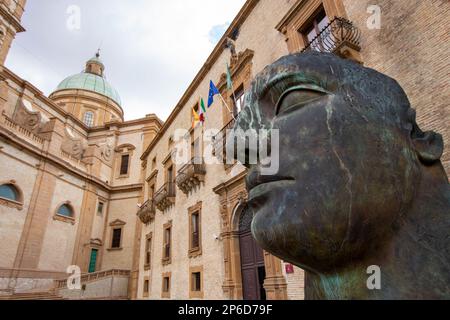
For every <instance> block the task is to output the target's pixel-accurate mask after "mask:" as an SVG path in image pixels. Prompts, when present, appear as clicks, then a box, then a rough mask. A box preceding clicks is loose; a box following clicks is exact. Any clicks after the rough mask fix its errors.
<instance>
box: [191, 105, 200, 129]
mask: <svg viewBox="0 0 450 320" xmlns="http://www.w3.org/2000/svg"><path fill="white" fill-rule="evenodd" d="M199 122H200V116H199V115H198V113H197V111H195V109H194V108H192V128H195V127H196V126H197V124H198V123H199Z"/></svg>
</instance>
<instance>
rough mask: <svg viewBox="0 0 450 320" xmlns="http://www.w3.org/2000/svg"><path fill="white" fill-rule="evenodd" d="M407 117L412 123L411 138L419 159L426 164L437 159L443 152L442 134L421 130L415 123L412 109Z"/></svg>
mask: <svg viewBox="0 0 450 320" xmlns="http://www.w3.org/2000/svg"><path fill="white" fill-rule="evenodd" d="M409 117H410V121H411V123H412V132H411V139H412V142H413V145H414V148H415V151H416V153H417V155H418V157H419V159H420V161H422V163H424V164H427V165H429V164H433V163H435V162H436V161H439V160H440V159H441V157H442V155H443V153H444V139H443V138H442V135H440V134H439V133H436V132H433V131H428V132H422V130H420V128H419V126H418V125H417V123H416V112H415V111H414V110H412V109H411V110H410V112H409Z"/></svg>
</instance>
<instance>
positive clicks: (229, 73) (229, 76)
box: [227, 63, 233, 90]
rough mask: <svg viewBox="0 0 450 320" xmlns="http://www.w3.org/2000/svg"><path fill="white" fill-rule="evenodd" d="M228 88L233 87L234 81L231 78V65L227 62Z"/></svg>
mask: <svg viewBox="0 0 450 320" xmlns="http://www.w3.org/2000/svg"><path fill="white" fill-rule="evenodd" d="M227 89H228V90H232V89H233V81H232V80H231V71H230V66H228V63H227Z"/></svg>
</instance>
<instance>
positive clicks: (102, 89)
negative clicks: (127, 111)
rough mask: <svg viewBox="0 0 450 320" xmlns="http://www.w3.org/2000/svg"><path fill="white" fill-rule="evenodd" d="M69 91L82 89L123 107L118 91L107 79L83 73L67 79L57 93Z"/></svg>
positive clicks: (59, 86)
mask: <svg viewBox="0 0 450 320" xmlns="http://www.w3.org/2000/svg"><path fill="white" fill-rule="evenodd" d="M68 89H80V90H87V91H92V92H95V93H99V94H101V95H104V96H106V97H108V98H110V99H111V100H113V101H114V102H116V103H117V104H118V105H119V106H120V105H121V100H120V96H119V93H118V92H117V90H116V89H114V87H113V86H112V85H111V84H110V83H109V82H108V81H106V79H105V78H103V77H101V76H98V75H96V74H93V73H87V72H82V73H79V74H75V75H73V76H70V77H67V78H66V79H64V80H63V81H62V82H61V83H60V84H59V85H58V87H57V88H56V90H55V92H56V91H60V90H68Z"/></svg>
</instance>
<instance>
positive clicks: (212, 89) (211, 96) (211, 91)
mask: <svg viewBox="0 0 450 320" xmlns="http://www.w3.org/2000/svg"><path fill="white" fill-rule="evenodd" d="M216 94H220V92H219V89H217V88H216V86H215V85H214V83H213V82H212V80H210V81H209V95H208V108H209V107H211V105H212V104H213V102H214V96H215V95H216Z"/></svg>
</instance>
